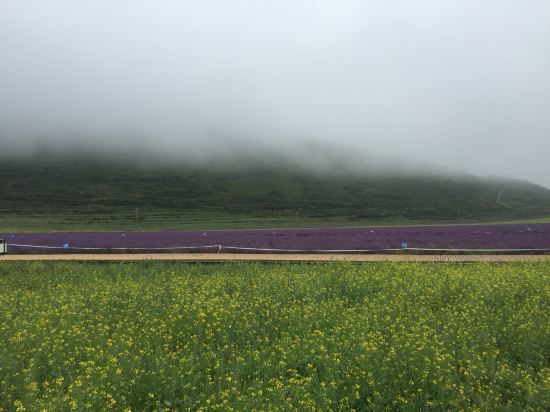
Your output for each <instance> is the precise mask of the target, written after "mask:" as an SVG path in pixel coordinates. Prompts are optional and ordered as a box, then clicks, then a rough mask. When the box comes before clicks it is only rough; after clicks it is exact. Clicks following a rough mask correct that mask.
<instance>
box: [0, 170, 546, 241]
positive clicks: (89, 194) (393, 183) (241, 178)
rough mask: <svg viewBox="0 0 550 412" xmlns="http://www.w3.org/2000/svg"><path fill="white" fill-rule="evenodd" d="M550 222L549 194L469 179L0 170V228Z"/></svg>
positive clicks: (532, 188) (525, 184)
mask: <svg viewBox="0 0 550 412" xmlns="http://www.w3.org/2000/svg"><path fill="white" fill-rule="evenodd" d="M541 216H550V190H547V189H545V188H543V187H540V186H537V185H534V184H531V183H528V182H522V181H514V180H507V179H482V178H477V177H473V176H468V175H464V176H455V177H450V176H443V177H433V176H427V175H411V176H405V175H400V176H358V175H351V174H334V175H331V176H329V175H326V174H325V175H323V174H311V173H306V172H298V171H293V170H292V169H291V168H284V167H280V166H279V167H272V168H266V167H257V166H256V167H249V168H246V167H244V168H233V169H230V170H229V171H227V170H222V169H219V170H214V171H212V170H210V171H208V170H205V169H197V168H194V169H193V168H186V167H185V166H184V165H183V166H178V167H174V166H171V167H156V168H143V167H135V166H131V165H128V164H121V163H116V162H111V161H104V162H101V161H98V160H93V161H92V160H83V159H79V160H72V161H69V160H63V159H61V160H60V159H57V160H56V161H44V160H38V161H37V160H34V161H31V160H26V161H22V160H17V161H15V160H14V161H4V162H2V163H1V164H0V230H18V229H19V230H27V229H28V230H33V229H94V228H101V229H135V230H138V229H160V228H164V229H166V228H174V229H176V228H229V227H272V226H296V225H300V226H302V225H304V226H307V225H310V226H316V225H324V224H332V225H351V224H364V223H370V224H372V223H382V224H392V223H395V224H399V223H406V222H408V223H410V222H413V223H414V222H417V223H421V222H437V221H445V222H467V221H489V220H507V219H528V218H536V217H541Z"/></svg>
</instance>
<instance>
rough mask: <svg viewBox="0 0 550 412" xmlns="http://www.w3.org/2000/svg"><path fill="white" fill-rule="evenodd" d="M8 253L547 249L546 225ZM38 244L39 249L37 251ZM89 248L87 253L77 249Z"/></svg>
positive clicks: (231, 237) (173, 237)
mask: <svg viewBox="0 0 550 412" xmlns="http://www.w3.org/2000/svg"><path fill="white" fill-rule="evenodd" d="M0 238H4V239H5V240H6V242H7V244H8V253H59V252H60V251H65V252H71V251H73V252H74V251H77V252H82V251H86V252H89V253H94V252H97V253H102V252H108V251H112V250H115V251H117V250H118V251H120V250H125V251H132V250H136V251H139V252H143V251H166V252H170V251H172V252H184V251H204V252H219V251H224V252H231V251H233V252H237V251H246V249H244V250H239V249H238V248H254V249H282V250H290V251H293V250H304V251H318V250H335V251H337V250H349V251H353V250H383V249H399V248H404V247H408V248H444V249H550V224H548V223H547V224H532V225H525V224H523V225H462V226H418V227H360V228H359V227H354V228H322V229H277V230H238V231H236V230H231V231H206V232H203V231H188V232H171V231H168V232H68V233H43V234H42V233H40V234H38V233H34V234H23V233H4V234H0ZM36 246H40V247H36ZM79 248H89V249H79Z"/></svg>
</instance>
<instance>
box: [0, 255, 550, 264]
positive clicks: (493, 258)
mask: <svg viewBox="0 0 550 412" xmlns="http://www.w3.org/2000/svg"><path fill="white" fill-rule="evenodd" d="M8 261H100V262H105V261H187V262H228V261H242V262H250V261H258V262H275V261H281V262H327V261H348V262H386V261H387V262H523V261H529V262H549V263H550V256H548V255H542V256H541V255H382V254H377V255H372V254H366V255H350V254H347V255H344V254H241V253H239V254H233V253H220V254H215V253H177V254H176V253H147V254H55V255H54V254H47V255H0V262H8Z"/></svg>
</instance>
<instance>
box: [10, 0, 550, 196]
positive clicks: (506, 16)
mask: <svg viewBox="0 0 550 412" xmlns="http://www.w3.org/2000/svg"><path fill="white" fill-rule="evenodd" d="M549 50H550V2H548V1H546V0H527V1H526V0H485V1H478V0H463V1H455V0H421V1H415V2H403V1H398V2H388V1H382V0H371V1H361V0H342V1H339V2H334V1H329V0H301V1H295V0H281V1H276V2H275V1H273V2H258V1H253V0H235V1H231V2H226V1H222V0H204V1H200V2H195V1H175V0H166V1H163V2H158V1H153V0H132V1H130V0H118V1H107V0H97V1H89V0H51V1H47V2H44V1H39V0H5V1H3V2H2V12H1V13H0V58H1V59H2V63H1V64H0V90H1V92H0V157H2V158H4V159H5V158H11V157H13V156H30V155H33V154H35V153H37V152H38V153H41V154H42V155H44V156H48V155H49V156H51V155H52V154H54V155H56V156H58V155H59V156H70V155H73V154H79V155H82V154H83V153H84V154H88V155H89V156H97V155H99V156H101V157H105V156H107V155H108V156H110V157H113V158H116V159H120V160H124V161H128V160H129V161H131V162H139V163H141V164H148V163H149V165H151V164H165V165H166V164H167V165H171V164H181V163H185V164H188V165H192V166H197V165H198V166H201V167H207V168H208V167H214V166H215V167H223V166H231V167H237V166H239V167H240V166H242V165H248V164H250V163H260V164H268V165H274V164H275V165H283V166H284V165H285V164H287V163H290V164H292V165H294V166H296V167H298V168H300V167H303V168H306V169H310V170H313V171H316V172H318V171H335V170H338V169H339V168H342V169H344V170H349V171H365V170H366V171H368V172H370V173H374V172H375V171H376V172H377V173H379V172H383V173H388V172H391V173H403V172H405V173H407V172H409V171H411V170H413V171H422V172H426V171H429V172H430V173H443V172H442V171H445V173H447V172H448V171H456V170H459V171H465V172H467V173H472V174H477V175H498V176H509V177H515V178H520V179H527V180H530V181H533V182H536V183H539V184H543V185H545V186H546V187H550V162H549V161H548V159H549V157H550V155H549V153H550V76H548V73H550V52H549Z"/></svg>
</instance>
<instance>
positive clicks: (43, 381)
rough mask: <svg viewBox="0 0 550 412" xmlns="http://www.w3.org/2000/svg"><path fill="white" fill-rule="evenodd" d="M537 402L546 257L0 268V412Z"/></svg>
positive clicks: (510, 406) (547, 374) (547, 313)
mask: <svg viewBox="0 0 550 412" xmlns="http://www.w3.org/2000/svg"><path fill="white" fill-rule="evenodd" d="M549 406H550V264H549V263H514V264H486V263H481V264H468V265H459V264H433V263H369V264H351V263H325V264H269V265H265V264H245V263H234V264H185V263H179V264H177V263H162V264H161V263H123V264H120V263H110V264H104V263H74V262H73V263H39V262H32V263H28V262H27V263H25V262H14V263H3V264H2V265H0V410H4V411H12V410H13V411H15V410H18V411H23V410H26V411H35V410H36V411H41V410H47V411H64V410H67V411H70V410H121V411H141V410H165V411H172V410H205V411H206V410H219V411H231V410H234V411H254V410H258V411H259V410H270V411H271V410H280V411H288V410H296V411H308V410H309V411H314V410H346V411H347V410H355V411H365V410H403V411H407V410H410V411H417V410H434V411H441V410H456V411H458V410H482V411H485V410H541V411H542V410H548V407H549Z"/></svg>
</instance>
